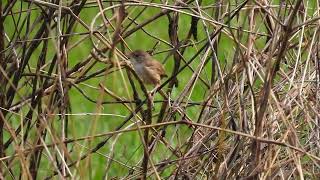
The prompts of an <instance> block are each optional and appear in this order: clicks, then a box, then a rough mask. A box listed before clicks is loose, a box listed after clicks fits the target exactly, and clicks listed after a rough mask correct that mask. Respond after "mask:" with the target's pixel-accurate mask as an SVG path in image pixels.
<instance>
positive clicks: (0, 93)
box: [0, 1, 6, 173]
mask: <svg viewBox="0 0 320 180" xmlns="http://www.w3.org/2000/svg"><path fill="white" fill-rule="evenodd" d="M3 21H4V17H3V14H2V1H0V68H1V69H2V70H3V71H2V72H5V71H4V70H5V69H6V67H5V65H6V62H5V56H4V29H3V28H4V27H3ZM0 84H1V86H0V107H5V90H6V86H5V84H6V83H5V75H4V74H2V75H0ZM0 112H1V116H0V157H3V156H4V146H3V124H4V121H5V116H4V114H5V113H4V112H3V110H2V109H1V110H0ZM1 172H2V167H1V164H0V173H1Z"/></svg>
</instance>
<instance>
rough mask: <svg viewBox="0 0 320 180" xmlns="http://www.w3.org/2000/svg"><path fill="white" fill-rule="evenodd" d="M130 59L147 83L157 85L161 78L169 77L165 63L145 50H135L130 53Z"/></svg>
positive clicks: (138, 73)
mask: <svg viewBox="0 0 320 180" xmlns="http://www.w3.org/2000/svg"><path fill="white" fill-rule="evenodd" d="M129 59H130V61H131V62H132V65H133V68H134V70H135V72H136V73H137V75H138V76H139V77H140V79H141V80H142V81H143V82H144V83H145V84H152V85H154V86H155V87H157V86H159V85H160V81H161V79H162V78H164V77H167V75H166V72H165V70H164V68H163V65H162V64H161V63H160V62H158V61H156V60H154V59H153V58H152V57H151V56H150V54H148V53H147V52H145V51H142V50H136V51H133V52H132V53H130V54H129Z"/></svg>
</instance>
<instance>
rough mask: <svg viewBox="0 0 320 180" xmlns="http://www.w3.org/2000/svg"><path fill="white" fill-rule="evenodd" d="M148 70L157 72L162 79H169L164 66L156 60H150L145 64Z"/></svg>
mask: <svg viewBox="0 0 320 180" xmlns="http://www.w3.org/2000/svg"><path fill="white" fill-rule="evenodd" d="M145 66H146V68H150V69H151V70H152V71H156V72H157V73H158V74H159V75H160V77H161V78H163V77H168V76H167V74H166V71H165V70H164V68H163V65H162V64H161V63H159V62H158V61H156V60H150V61H146V62H145Z"/></svg>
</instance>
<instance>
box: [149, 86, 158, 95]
mask: <svg viewBox="0 0 320 180" xmlns="http://www.w3.org/2000/svg"><path fill="white" fill-rule="evenodd" d="M159 87H160V84H157V85H156V86H155V87H154V89H152V90H151V91H150V95H152V96H154V94H155V93H156V91H157V89H158V88H159Z"/></svg>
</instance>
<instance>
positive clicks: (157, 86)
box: [148, 84, 160, 108]
mask: <svg viewBox="0 0 320 180" xmlns="http://www.w3.org/2000/svg"><path fill="white" fill-rule="evenodd" d="M159 87H160V84H157V85H156V86H155V88H154V89H152V90H151V91H150V92H148V96H149V97H148V98H150V101H151V103H152V108H154V102H153V101H154V95H155V93H156V91H157V89H158V88H159Z"/></svg>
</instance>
